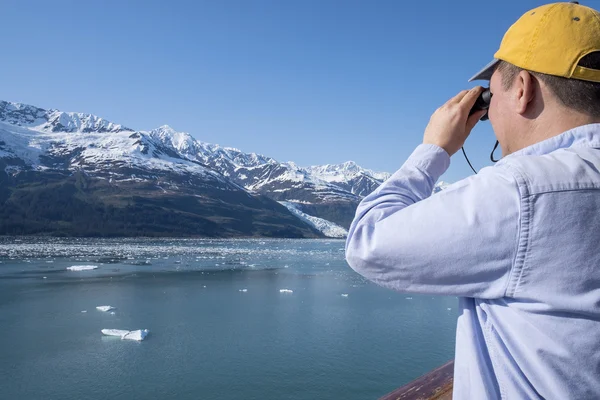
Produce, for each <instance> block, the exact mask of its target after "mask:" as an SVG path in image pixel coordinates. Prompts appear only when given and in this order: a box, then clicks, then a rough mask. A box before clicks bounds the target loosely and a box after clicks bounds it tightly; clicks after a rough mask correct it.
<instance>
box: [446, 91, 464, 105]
mask: <svg viewBox="0 0 600 400" xmlns="http://www.w3.org/2000/svg"><path fill="white" fill-rule="evenodd" d="M468 93H469V91H468V90H461V91H460V93H458V94H457V95H456V96H454V97H453V98H451V99H450V100H448V103H447V104H458V103H460V102H461V100H462V99H463V98H464V97H465V96H466V95H467V94H468Z"/></svg>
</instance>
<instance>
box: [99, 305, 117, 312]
mask: <svg viewBox="0 0 600 400" xmlns="http://www.w3.org/2000/svg"><path fill="white" fill-rule="evenodd" d="M96 310H99V311H103V312H107V311H112V310H116V307H113V306H98V307H96Z"/></svg>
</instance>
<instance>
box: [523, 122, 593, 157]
mask: <svg viewBox="0 0 600 400" xmlns="http://www.w3.org/2000/svg"><path fill="white" fill-rule="evenodd" d="M594 123H600V118H593V117H590V116H589V115H585V114H580V113H576V112H563V113H556V114H554V117H553V118H548V119H540V120H532V121H531V124H530V125H529V127H528V129H527V130H526V132H527V133H526V134H525V135H522V136H520V137H519V138H518V139H520V140H519V142H517V143H515V147H514V148H511V153H514V152H516V151H518V150H521V149H524V148H525V147H529V146H531V145H534V144H536V143H539V142H542V141H544V140H546V139H550V138H553V137H555V136H558V135H560V134H561V133H564V132H566V131H568V130H571V129H574V128H577V127H579V126H583V125H588V124H594Z"/></svg>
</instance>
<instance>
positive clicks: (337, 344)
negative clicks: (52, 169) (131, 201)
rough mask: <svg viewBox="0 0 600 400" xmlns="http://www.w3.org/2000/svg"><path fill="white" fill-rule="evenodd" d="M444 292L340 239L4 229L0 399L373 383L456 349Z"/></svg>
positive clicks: (359, 388)
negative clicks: (46, 233) (10, 232)
mask: <svg viewBox="0 0 600 400" xmlns="http://www.w3.org/2000/svg"><path fill="white" fill-rule="evenodd" d="M456 304H457V302H456V299H455V298H433V297H430V296H420V295H414V294H410V295H407V294H401V293H395V292H391V291H388V290H386V289H383V288H379V287H377V286H375V285H373V284H371V283H368V282H367V281H365V280H364V279H362V278H361V277H360V276H359V275H357V274H356V273H354V271H352V270H351V269H350V268H349V267H348V266H347V264H346V262H345V260H344V242H343V240H284V239H281V240H279V239H277V240H250V239H248V240H197V239H193V240H192V239H67V238H31V237H19V238H9V237H4V238H0V327H1V329H0V388H1V390H0V399H24V400H26V399H105V398H111V399H112V400H115V399H135V398H146V399H166V398H177V399H237V398H244V399H307V400H308V399H310V400H312V399H337V398H344V399H366V398H377V397H378V396H381V395H383V394H385V393H386V392H389V391H391V390H393V389H395V388H396V387H398V386H400V385H402V384H404V383H406V382H408V381H410V380H412V379H414V378H415V377H417V376H419V375H420V374H422V373H424V372H426V371H429V370H431V369H432V368H434V367H436V366H439V365H440V364H442V363H443V362H445V361H447V360H448V359H450V358H452V357H453V352H454V329H455V322H456V316H457V309H456Z"/></svg>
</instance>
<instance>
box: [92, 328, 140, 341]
mask: <svg viewBox="0 0 600 400" xmlns="http://www.w3.org/2000/svg"><path fill="white" fill-rule="evenodd" d="M148 333H150V331H149V330H148V329H138V330H136V331H127V330H123V329H102V334H103V335H106V336H118V337H120V338H121V339H122V340H137V341H142V340H144V339H145V338H146V336H148Z"/></svg>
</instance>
